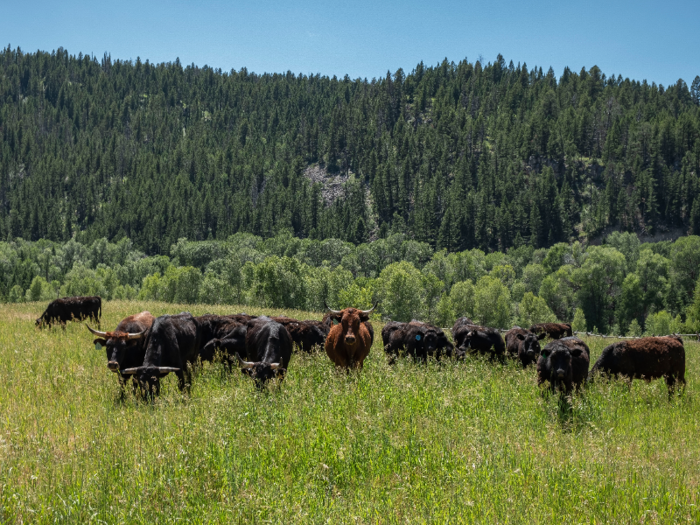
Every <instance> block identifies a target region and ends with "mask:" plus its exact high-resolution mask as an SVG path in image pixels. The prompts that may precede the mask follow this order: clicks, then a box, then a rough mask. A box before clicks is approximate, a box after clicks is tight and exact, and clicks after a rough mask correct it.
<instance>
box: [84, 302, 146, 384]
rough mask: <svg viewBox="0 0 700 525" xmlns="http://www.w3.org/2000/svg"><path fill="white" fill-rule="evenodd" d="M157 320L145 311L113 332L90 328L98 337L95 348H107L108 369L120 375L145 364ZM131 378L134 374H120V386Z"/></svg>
mask: <svg viewBox="0 0 700 525" xmlns="http://www.w3.org/2000/svg"><path fill="white" fill-rule="evenodd" d="M155 320H156V318H155V317H153V316H152V315H151V312H146V311H143V312H141V313H138V314H135V315H130V316H129V317H126V318H124V319H122V320H121V322H120V323H119V324H118V325H117V328H116V329H115V330H114V331H113V332H100V331H99V330H93V329H92V328H90V327H89V326H88V327H87V329H88V330H90V332H92V333H93V334H94V335H96V336H97V339H95V340H94V341H93V344H94V345H95V348H97V350H101V349H102V348H103V347H104V348H105V350H106V352H107V368H109V369H110V370H111V371H112V372H114V373H118V372H119V370H123V369H125V368H133V367H136V366H139V365H141V363H143V358H144V356H145V355H146V343H147V341H148V333H149V331H150V329H151V326H153V321H155ZM131 377H133V374H123V375H121V374H120V375H119V383H120V385H121V386H124V384H125V383H126V381H127V380H128V379H129V378H131Z"/></svg>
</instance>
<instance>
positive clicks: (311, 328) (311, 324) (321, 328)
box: [272, 317, 330, 353]
mask: <svg viewBox="0 0 700 525" xmlns="http://www.w3.org/2000/svg"><path fill="white" fill-rule="evenodd" d="M272 320H273V321H276V322H278V323H280V324H281V325H282V326H284V327H285V328H286V329H287V331H288V332H289V335H291V336H292V341H294V344H295V345H297V346H298V347H299V349H300V350H301V351H302V352H306V353H311V351H312V350H313V348H314V346H323V343H325V342H326V337H327V336H328V332H329V331H330V327H329V326H328V325H326V324H324V323H323V322H322V321H311V320H310V321H298V320H296V319H291V318H289V317H272Z"/></svg>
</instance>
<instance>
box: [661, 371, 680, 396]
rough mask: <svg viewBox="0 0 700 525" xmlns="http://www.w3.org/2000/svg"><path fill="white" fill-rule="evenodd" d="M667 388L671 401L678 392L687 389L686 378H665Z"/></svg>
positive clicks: (670, 375)
mask: <svg viewBox="0 0 700 525" xmlns="http://www.w3.org/2000/svg"><path fill="white" fill-rule="evenodd" d="M664 379H666V386H667V387H668V398H669V399H671V397H673V394H674V393H675V392H676V390H679V391H680V392H682V391H683V390H684V389H685V378H681V377H676V376H675V375H673V374H668V375H666V376H664Z"/></svg>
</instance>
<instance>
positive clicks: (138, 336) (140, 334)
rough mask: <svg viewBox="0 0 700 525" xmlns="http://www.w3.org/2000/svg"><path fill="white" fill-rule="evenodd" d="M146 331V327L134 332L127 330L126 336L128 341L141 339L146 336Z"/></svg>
mask: <svg viewBox="0 0 700 525" xmlns="http://www.w3.org/2000/svg"><path fill="white" fill-rule="evenodd" d="M146 332H148V328H146V329H145V330H144V331H143V332H136V333H131V332H129V333H128V334H127V336H126V338H127V339H128V340H129V341H133V340H134V339H141V338H142V337H145V336H146Z"/></svg>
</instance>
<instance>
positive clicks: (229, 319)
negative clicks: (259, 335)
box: [195, 314, 253, 367]
mask: <svg viewBox="0 0 700 525" xmlns="http://www.w3.org/2000/svg"><path fill="white" fill-rule="evenodd" d="M252 318H253V317H251V316H247V315H245V314H236V315H212V314H206V315H201V316H199V317H196V318H195V320H196V322H197V327H198V329H199V333H200V344H201V345H202V348H201V350H200V353H199V355H200V357H201V358H202V361H213V360H214V355H215V353H216V350H219V351H220V352H221V353H222V357H223V358H224V364H225V365H228V366H229V367H230V366H231V365H233V364H234V363H235V355H236V353H237V352H238V353H245V336H246V331H247V326H248V324H247V323H248V321H249V320H250V319H252Z"/></svg>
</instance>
